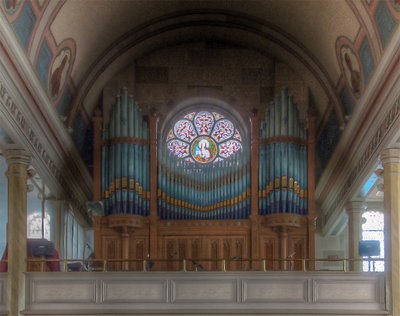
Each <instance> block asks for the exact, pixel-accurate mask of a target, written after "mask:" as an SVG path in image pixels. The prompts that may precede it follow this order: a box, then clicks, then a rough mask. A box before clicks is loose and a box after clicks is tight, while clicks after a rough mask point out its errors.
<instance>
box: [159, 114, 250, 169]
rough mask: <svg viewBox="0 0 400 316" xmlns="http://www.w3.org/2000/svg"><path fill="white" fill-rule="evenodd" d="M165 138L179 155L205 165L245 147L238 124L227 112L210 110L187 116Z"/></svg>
mask: <svg viewBox="0 0 400 316" xmlns="http://www.w3.org/2000/svg"><path fill="white" fill-rule="evenodd" d="M165 141H166V142H167V146H168V149H169V151H170V152H172V153H173V154H174V155H175V156H176V157H177V158H182V159H184V160H185V161H190V162H197V163H202V164H206V163H210V162H217V161H222V160H225V159H228V158H230V157H231V156H232V155H235V154H237V153H239V152H241V151H242V150H243V147H242V137H241V134H240V132H239V131H238V129H237V128H236V126H235V125H234V124H233V123H232V122H231V121H230V120H229V119H228V118H226V117H225V116H224V115H221V114H219V113H217V112H209V111H198V112H190V113H187V114H186V115H183V117H182V118H180V119H178V121H177V122H176V123H175V124H174V126H173V128H172V129H171V130H169V131H168V133H167V135H166V139H165Z"/></svg>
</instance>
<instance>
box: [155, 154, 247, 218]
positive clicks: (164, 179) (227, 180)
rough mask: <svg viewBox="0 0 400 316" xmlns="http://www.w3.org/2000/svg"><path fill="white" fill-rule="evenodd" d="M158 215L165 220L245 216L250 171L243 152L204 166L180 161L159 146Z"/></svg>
mask: <svg viewBox="0 0 400 316" xmlns="http://www.w3.org/2000/svg"><path fill="white" fill-rule="evenodd" d="M158 164H159V168H158V172H159V174H158V185H159V192H158V216H159V217H160V218H161V219H169V220H174V219H176V220H185V219H186V220H190V219H209V220H212V219H242V218H248V216H249V210H250V208H249V203H250V195H249V194H248V192H249V185H250V181H249V178H250V172H249V171H250V170H249V162H248V158H246V157H244V155H243V153H241V154H238V155H234V156H232V157H231V158H230V159H226V160H224V161H218V162H214V163H211V164H207V165H198V164H194V163H193V162H188V161H182V160H179V159H178V158H176V157H175V156H174V155H172V154H171V153H170V152H169V150H168V148H167V147H166V146H162V148H161V146H160V150H159V161H158Z"/></svg>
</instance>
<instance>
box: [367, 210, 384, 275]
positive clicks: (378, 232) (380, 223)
mask: <svg viewBox="0 0 400 316" xmlns="http://www.w3.org/2000/svg"><path fill="white" fill-rule="evenodd" d="M362 217H363V219H364V223H363V224H362V240H379V244H380V251H381V253H380V255H379V256H372V257H371V259H374V258H375V259H383V258H384V257H385V247H384V215H383V213H381V212H377V211H368V212H365V213H363V215H362ZM363 271H377V272H383V271H385V264H384V262H383V260H381V261H363Z"/></svg>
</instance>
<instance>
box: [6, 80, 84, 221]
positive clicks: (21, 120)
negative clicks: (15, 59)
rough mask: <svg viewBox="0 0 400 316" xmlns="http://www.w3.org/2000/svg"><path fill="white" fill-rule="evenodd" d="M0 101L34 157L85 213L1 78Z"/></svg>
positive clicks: (78, 196)
mask: <svg viewBox="0 0 400 316" xmlns="http://www.w3.org/2000/svg"><path fill="white" fill-rule="evenodd" d="M0 103H1V104H2V105H3V107H4V108H5V110H6V111H7V113H8V114H9V115H10V117H11V119H12V124H13V126H14V125H16V126H18V127H19V129H20V131H21V132H22V133H23V135H24V136H25V139H26V140H27V141H28V142H29V144H30V145H31V146H32V148H33V149H34V152H31V153H32V155H33V156H34V158H35V159H39V160H40V161H41V162H42V163H43V164H44V166H45V168H46V169H47V171H48V172H49V173H50V174H51V176H52V177H53V179H56V180H57V182H58V183H59V186H60V188H62V190H63V191H64V193H65V194H66V195H67V196H68V198H69V199H70V200H71V201H72V203H73V204H74V206H75V208H77V209H78V210H79V211H80V212H81V214H86V205H85V203H84V201H82V198H81V196H80V195H79V194H78V193H77V192H76V191H75V190H73V189H72V188H71V185H69V184H68V181H67V180H66V176H65V175H64V174H63V172H61V171H60V167H59V166H58V164H57V162H55V161H54V160H53V159H52V157H51V154H50V153H49V152H48V151H47V150H46V149H45V148H46V146H45V145H44V144H43V143H42V142H41V140H40V137H39V136H38V135H37V133H36V132H35V131H34V130H33V128H32V127H31V126H30V124H29V119H28V118H27V117H26V116H25V114H24V113H23V112H22V111H21V110H20V109H19V106H18V105H17V104H16V102H15V101H14V100H13V98H12V97H11V93H10V92H9V91H8V90H7V88H6V86H5V84H4V82H3V81H1V80H0Z"/></svg>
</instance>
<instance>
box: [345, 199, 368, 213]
mask: <svg viewBox="0 0 400 316" xmlns="http://www.w3.org/2000/svg"><path fill="white" fill-rule="evenodd" d="M344 207H345V209H346V212H347V214H349V213H361V212H362V211H363V210H365V208H366V207H365V204H364V202H362V201H350V202H347V203H346V205H345V206H344Z"/></svg>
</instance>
